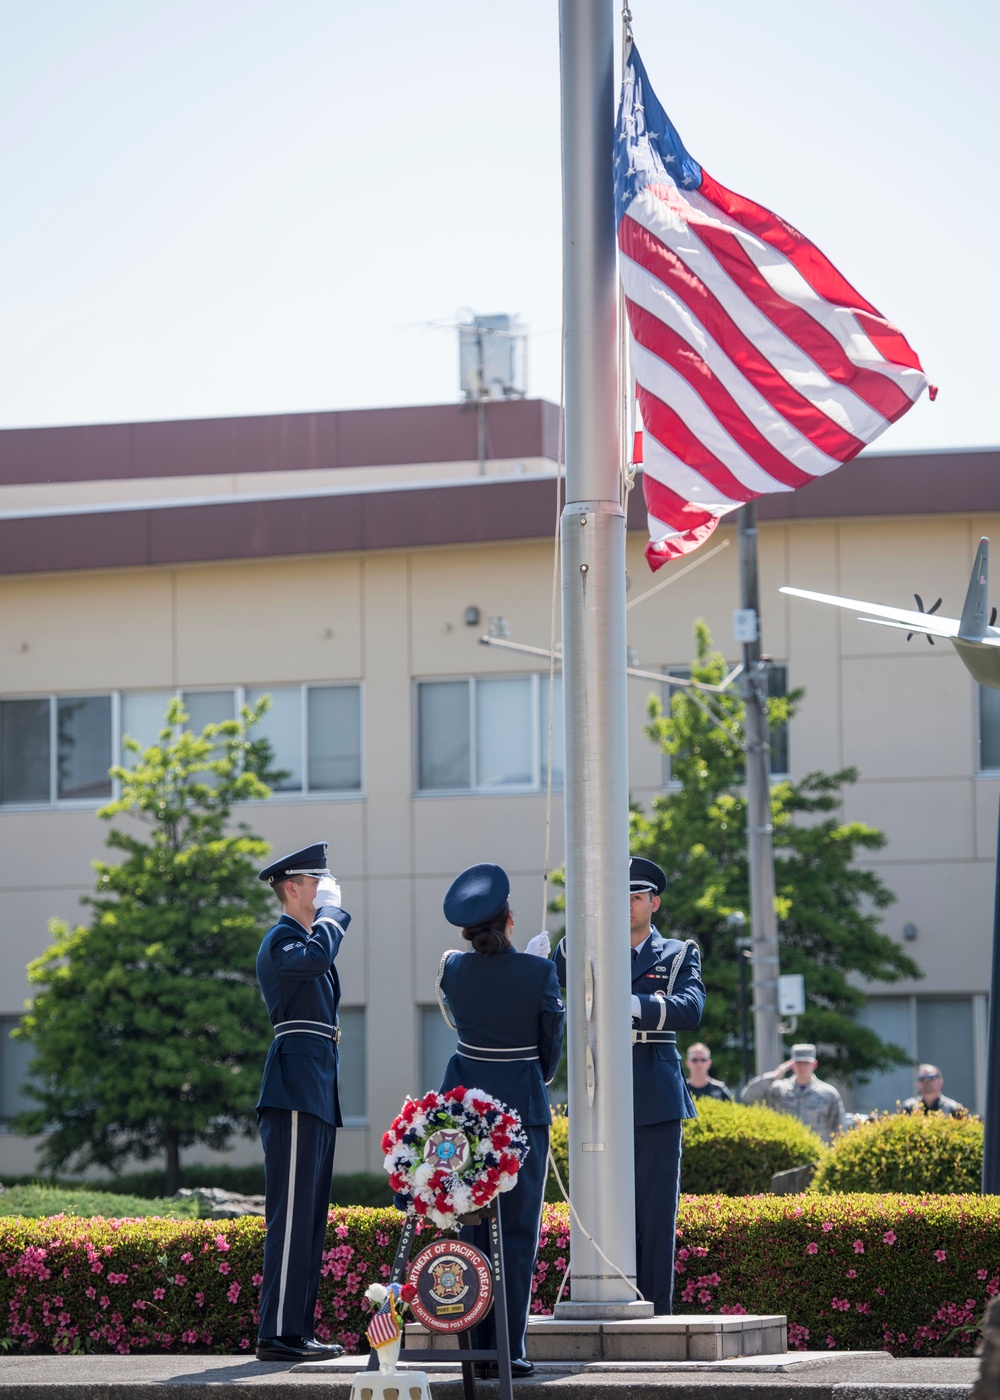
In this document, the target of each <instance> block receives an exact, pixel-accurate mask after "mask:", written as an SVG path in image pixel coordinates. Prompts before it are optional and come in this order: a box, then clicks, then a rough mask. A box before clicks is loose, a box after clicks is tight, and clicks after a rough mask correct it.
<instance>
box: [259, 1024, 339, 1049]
mask: <svg viewBox="0 0 1000 1400" xmlns="http://www.w3.org/2000/svg"><path fill="white" fill-rule="evenodd" d="M283 1035H318V1036H321V1037H322V1038H323V1039H324V1040H332V1041H333V1043H334V1045H336V1044H337V1042H338V1041H339V1040H340V1026H339V1025H337V1026H331V1025H330V1024H329V1022H327V1021H278V1023H277V1024H276V1025H275V1027H274V1038H275V1040H280V1039H281V1037H282V1036H283Z"/></svg>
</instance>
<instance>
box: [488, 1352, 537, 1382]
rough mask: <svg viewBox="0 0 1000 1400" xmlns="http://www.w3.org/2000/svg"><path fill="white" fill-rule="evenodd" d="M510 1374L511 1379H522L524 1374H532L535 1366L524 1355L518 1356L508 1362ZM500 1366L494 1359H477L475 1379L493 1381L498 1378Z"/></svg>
mask: <svg viewBox="0 0 1000 1400" xmlns="http://www.w3.org/2000/svg"><path fill="white" fill-rule="evenodd" d="M510 1374H511V1377H512V1379H513V1380H515V1381H516V1380H518V1379H519V1378H520V1379H523V1378H524V1377H525V1376H533V1375H534V1374H535V1367H534V1365H533V1363H532V1362H530V1361H528V1360H527V1359H526V1358H525V1357H518V1359H517V1360H516V1361H512V1362H511V1363H510ZM499 1376H500V1367H499V1365H498V1364H497V1362H495V1361H479V1362H477V1363H476V1379H477V1380H481V1381H495V1380H497V1379H499Z"/></svg>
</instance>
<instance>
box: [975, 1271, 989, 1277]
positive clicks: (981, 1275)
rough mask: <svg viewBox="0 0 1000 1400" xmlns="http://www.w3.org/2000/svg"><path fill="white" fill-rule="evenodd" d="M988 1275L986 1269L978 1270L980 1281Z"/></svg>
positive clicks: (977, 1274) (977, 1275)
mask: <svg viewBox="0 0 1000 1400" xmlns="http://www.w3.org/2000/svg"><path fill="white" fill-rule="evenodd" d="M986 1275H987V1270H986V1269H977V1270H976V1278H980V1279H981V1278H985V1277H986Z"/></svg>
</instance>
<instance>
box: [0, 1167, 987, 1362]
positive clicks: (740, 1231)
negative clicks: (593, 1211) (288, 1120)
mask: <svg viewBox="0 0 1000 1400" xmlns="http://www.w3.org/2000/svg"><path fill="white" fill-rule="evenodd" d="M401 1218H402V1217H401V1216H400V1215H399V1214H398V1213H397V1212H396V1211H394V1210H391V1209H389V1210H365V1209H363V1208H351V1209H335V1210H332V1211H331V1212H330V1225H329V1229H328V1233H327V1242H326V1243H327V1248H326V1251H325V1253H324V1256H323V1276H322V1278H321V1281H320V1294H319V1304H318V1309H317V1326H316V1335H317V1336H318V1337H320V1338H321V1339H323V1340H326V1339H328V1338H331V1337H332V1338H334V1339H335V1340H338V1341H340V1342H342V1343H343V1344H344V1345H345V1346H346V1347H348V1348H349V1349H350V1350H352V1351H353V1350H357V1349H358V1348H359V1345H361V1338H362V1336H363V1333H364V1327H365V1318H364V1315H363V1313H362V1310H361V1298H362V1295H363V1293H364V1290H365V1288H366V1287H367V1286H368V1284H369V1283H371V1282H373V1281H378V1280H382V1279H385V1278H386V1277H388V1274H389V1270H390V1267H391V1263H392V1259H393V1255H394V1252H395V1246H396V1241H397V1239H398V1234H399V1226H400V1221H401ZM998 1226H1000V1197H995V1196H994V1197H978V1196H977V1197H973V1196H966V1197H940V1196H939V1197H916V1196H863V1195H855V1196H847V1195H845V1196H833V1197H820V1196H798V1197H796V1196H772V1197H767V1196H765V1197H750V1198H746V1199H742V1200H741V1199H737V1198H734V1197H726V1196H685V1197H684V1198H683V1199H682V1202H681V1208H680V1218H679V1224H678V1251H677V1294H676V1300H675V1306H676V1308H677V1311H678V1312H682V1313H683V1312H706V1311H708V1312H723V1313H725V1312H729V1313H737V1312H766V1313H776V1312H777V1313H785V1314H786V1315H787V1316H788V1320H789V1343H790V1345H791V1346H792V1347H798V1348H800V1349H812V1350H815V1349H822V1348H823V1347H837V1348H839V1349H842V1350H843V1349H848V1348H850V1349H862V1350H878V1349H882V1348H885V1349H886V1350H889V1351H891V1352H893V1353H895V1354H896V1355H928V1354H929V1355H939V1354H946V1355H970V1354H971V1353H972V1348H973V1343H974V1342H975V1340H976V1337H977V1335H978V1331H977V1324H978V1320H979V1318H980V1317H981V1315H982V1312H983V1309H984V1307H985V1305H986V1303H987V1302H988V1301H989V1299H990V1298H992V1297H994V1296H996V1294H997V1293H998V1292H1000V1228H998ZM428 1233H432V1232H428ZM263 1236H264V1229H263V1222H262V1221H261V1220H260V1218H259V1217H256V1216H246V1217H243V1218H242V1219H239V1220H229V1221H224V1222H212V1221H207V1220H205V1221H171V1220H162V1219H147V1220H74V1219H68V1218H61V1217H54V1218H51V1219H48V1220H24V1219H20V1218H5V1219H0V1316H2V1317H4V1318H6V1319H7V1323H6V1334H7V1336H6V1339H5V1341H4V1345H6V1346H7V1347H8V1349H10V1350H14V1351H21V1352H51V1351H56V1352H71V1351H92V1352H122V1353H126V1352H132V1351H143V1350H145V1351H155V1352H174V1353H177V1352H179V1353H188V1354H196V1353H205V1352H239V1351H247V1350H249V1349H251V1348H252V1347H253V1345H254V1341H255V1337H256V1323H257V1312H256V1305H257V1290H258V1288H259V1285H260V1265H261V1259H262V1255H263ZM568 1249H569V1233H568V1227H567V1210H566V1207H565V1206H554V1205H550V1206H546V1208H545V1211H544V1213H543V1220H542V1242H541V1251H540V1257H539V1262H538V1266H537V1270H536V1277H535V1282H534V1294H535V1296H534V1299H533V1302H532V1309H533V1311H534V1312H537V1313H547V1312H549V1311H551V1307H552V1304H553V1302H554V1300H555V1296H556V1292H557V1290H558V1287H559V1283H560V1281H561V1279H562V1276H563V1272H564V1270H565V1268H566V1263H567V1259H568ZM566 1296H569V1294H568V1292H567V1295H566Z"/></svg>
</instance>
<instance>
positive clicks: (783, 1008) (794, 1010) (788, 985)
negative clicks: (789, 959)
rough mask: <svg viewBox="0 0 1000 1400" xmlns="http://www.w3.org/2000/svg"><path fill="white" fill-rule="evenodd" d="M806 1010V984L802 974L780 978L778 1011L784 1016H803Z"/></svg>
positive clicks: (790, 973) (791, 973) (796, 973)
mask: <svg viewBox="0 0 1000 1400" xmlns="http://www.w3.org/2000/svg"><path fill="white" fill-rule="evenodd" d="M805 1009H806V984H805V980H804V979H803V976H802V973H801V972H789V973H787V974H786V975H785V976H784V977H779V978H778V1011H779V1012H780V1013H781V1015H782V1016H801V1015H802V1014H803V1013H804V1011H805Z"/></svg>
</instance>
